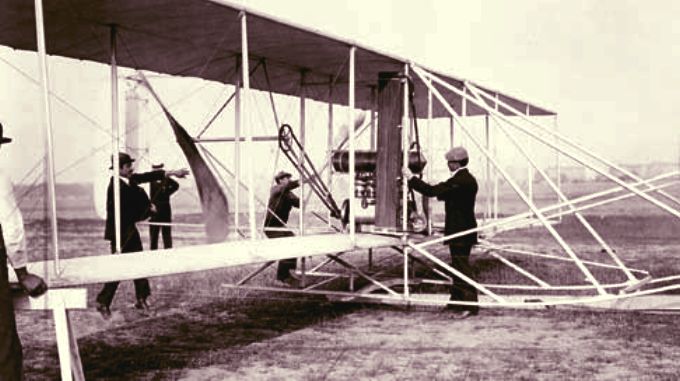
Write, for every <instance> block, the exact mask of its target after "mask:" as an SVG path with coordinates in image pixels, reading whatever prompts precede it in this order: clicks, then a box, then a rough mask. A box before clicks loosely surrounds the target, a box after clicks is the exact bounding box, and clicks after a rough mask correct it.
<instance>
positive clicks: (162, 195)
mask: <svg viewBox="0 0 680 381" xmlns="http://www.w3.org/2000/svg"><path fill="white" fill-rule="evenodd" d="M151 169H152V170H154V171H160V170H162V169H163V163H161V164H154V165H152V166H151ZM178 189H179V184H178V183H177V181H175V180H173V179H171V178H169V177H167V176H166V177H163V179H161V180H156V181H152V182H151V184H150V196H151V203H152V204H153V205H154V206H156V213H154V214H152V215H151V218H150V219H149V222H151V225H149V235H150V237H151V243H150V245H151V250H156V249H158V233H159V232H160V233H161V234H162V235H163V248H165V249H169V248H171V247H172V227H171V226H170V223H171V222H172V208H171V207H170V196H172V194H173V193H175V192H177V190H178ZM154 222H160V223H161V224H167V225H162V226H159V225H154V224H153V223H154Z"/></svg>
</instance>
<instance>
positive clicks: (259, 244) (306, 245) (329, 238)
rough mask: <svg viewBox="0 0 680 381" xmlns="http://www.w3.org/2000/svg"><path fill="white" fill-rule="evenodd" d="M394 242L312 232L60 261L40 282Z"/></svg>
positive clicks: (84, 280) (136, 274)
mask: <svg viewBox="0 0 680 381" xmlns="http://www.w3.org/2000/svg"><path fill="white" fill-rule="evenodd" d="M399 242H400V240H399V239H397V238H394V237H385V236H377V235H370V234H356V235H355V243H353V242H352V241H351V239H350V238H349V236H347V235H344V234H316V235H308V236H304V237H285V238H279V239H274V240H269V239H257V240H245V241H229V242H221V243H214V244H208V245H197V246H187V247H182V248H172V249H167V250H154V251H144V252H138V253H129V254H125V255H110V254H105V255H96V256H88V257H77V258H68V259H63V260H62V267H63V268H64V270H63V272H62V276H61V277H55V276H52V275H48V276H47V277H46V279H45V281H46V282H47V283H48V285H49V286H50V287H51V288H54V287H67V286H77V285H84V284H94V283H105V282H112V281H123V280H132V279H138V278H147V277H155V276H165V275H172V274H180V273H187V272H194V271H206V270H214V269H219V268H224V267H231V266H240V265H247V264H255V263H263V262H268V261H276V260H281V259H287V258H298V257H303V256H314V255H326V254H329V253H338V252H343V251H352V250H362V249H369V248H374V247H390V246H394V245H399ZM225 253H228V255H225ZM53 267H54V264H53V262H52V261H41V262H32V263H29V264H28V270H29V271H30V272H32V273H35V274H48V273H47V272H46V271H52V270H53ZM91 269H106V271H91ZM10 281H16V276H15V275H14V274H10Z"/></svg>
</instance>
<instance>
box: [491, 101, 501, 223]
mask: <svg viewBox="0 0 680 381" xmlns="http://www.w3.org/2000/svg"><path fill="white" fill-rule="evenodd" d="M494 107H495V110H496V111H498V93H496V98H495V101H494ZM491 150H492V151H491V153H492V154H493V156H494V157H498V144H497V142H496V140H492V148H491ZM498 185H499V184H498V171H497V170H496V168H493V219H494V220H497V219H498V210H499V203H498Z"/></svg>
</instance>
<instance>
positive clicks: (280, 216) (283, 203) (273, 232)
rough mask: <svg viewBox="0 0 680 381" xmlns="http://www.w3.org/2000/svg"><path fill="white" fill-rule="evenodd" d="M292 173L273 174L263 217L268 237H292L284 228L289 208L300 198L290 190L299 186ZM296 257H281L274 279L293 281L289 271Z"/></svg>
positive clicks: (297, 205) (297, 204)
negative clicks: (265, 212)
mask: <svg viewBox="0 0 680 381" xmlns="http://www.w3.org/2000/svg"><path fill="white" fill-rule="evenodd" d="M292 177H293V175H291V174H290V173H288V172H285V171H280V172H279V173H277V174H276V176H274V182H275V184H274V186H273V187H272V189H271V191H270V192H269V202H268V203H267V216H266V217H265V219H264V234H265V235H266V236H267V237H268V238H281V237H292V236H294V235H295V234H293V232H292V231H290V230H288V229H287V228H286V224H287V223H288V217H289V216H290V210H291V209H293V207H295V208H299V207H300V199H299V198H298V196H296V195H295V194H294V193H293V192H292V190H293V189H295V188H297V187H299V186H300V182H299V181H298V180H291V178H292ZM296 266H297V259H295V258H290V259H283V260H280V261H279V265H278V268H277V270H276V279H278V280H280V281H281V282H284V283H288V284H291V283H294V282H295V277H294V275H293V274H291V271H293V270H295V267H296Z"/></svg>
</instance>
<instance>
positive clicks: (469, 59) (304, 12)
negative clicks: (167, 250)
mask: <svg viewBox="0 0 680 381" xmlns="http://www.w3.org/2000/svg"><path fill="white" fill-rule="evenodd" d="M241 3H243V4H244V5H246V6H248V7H252V8H254V9H257V10H259V11H261V12H264V13H269V14H273V15H276V17H278V18H280V19H284V20H290V21H292V22H294V23H296V24H300V25H305V26H308V27H311V28H314V29H317V30H320V31H325V32H327V33H330V34H332V35H336V36H341V37H343V38H346V39H351V40H355V41H359V42H360V43H361V44H362V45H364V46H369V47H375V48H378V49H380V50H382V51H386V52H393V53H394V54H396V55H399V56H401V57H408V58H411V59H412V60H413V61H415V62H418V63H422V64H424V65H425V66H428V67H431V68H434V69H437V70H439V71H443V72H448V73H451V74H453V75H455V76H457V77H462V78H468V79H471V80H473V81H475V82H477V83H480V84H483V85H487V86H490V87H492V88H495V89H498V90H501V91H503V92H506V93H508V94H512V95H514V96H517V97H519V98H521V99H525V100H527V101H529V102H531V103H535V104H538V105H541V106H543V107H547V108H549V109H552V110H555V111H557V112H558V114H559V117H558V121H559V129H560V132H562V133H564V134H565V135H567V136H569V137H572V138H574V139H575V140H577V141H579V142H581V143H583V144H585V145H586V146H587V147H590V148H592V149H593V150H594V151H595V152H598V153H601V154H603V155H604V156H606V157H608V158H611V159H612V160H614V161H616V162H618V163H642V162H651V161H666V162H669V161H670V162H678V160H679V159H680V126H678V123H679V122H678V120H680V108H678V107H677V106H676V105H675V103H676V101H677V99H678V95H680V94H679V92H680V71H678V70H677V68H678V67H680V44H678V43H677V42H678V41H680V28H678V27H677V26H674V24H676V25H677V23H676V20H678V19H680V3H678V2H675V1H671V0H659V1H656V2H653V3H649V2H640V1H628V0H601V1H594V0H593V1H583V0H574V1H553V0H542V1H527V0H514V1H504V0H485V1H451V0H424V1H419V2H412V1H388V0H373V1H370V2H369V1H356V0H344V1H343V0H335V1H312V0H287V1H273V0H268V1H267V0H248V1H241ZM650 4H653V6H650ZM17 69H19V70H20V71H21V72H23V73H25V74H26V75H24V74H20V73H19V72H18V71H17ZM108 75H109V70H108V68H107V67H105V66H104V65H99V64H93V63H86V62H80V61H73V60H68V59H63V58H50V76H51V85H52V88H53V91H54V92H55V93H57V94H59V95H60V97H61V98H63V99H65V100H67V101H68V103H69V104H70V105H72V106H73V107H75V108H77V109H79V110H80V111H78V112H76V111H74V109H73V108H72V107H71V106H66V105H65V103H61V102H59V101H53V105H52V111H53V119H52V120H53V123H54V126H55V127H54V131H53V133H54V141H55V151H54V155H55V161H56V163H57V170H58V172H59V175H58V177H57V181H58V182H87V181H91V179H93V178H95V177H96V176H100V175H102V174H104V175H106V172H105V171H102V168H103V167H105V166H106V161H107V153H106V152H107V150H108V147H109V146H108V145H107V144H106V139H107V132H106V131H108V130H110V123H111V121H110V119H111V117H110V106H109V102H110V95H109V93H108ZM31 77H32V78H37V58H36V55H35V54H34V53H26V52H18V51H14V50H11V49H9V48H4V47H0V83H2V84H4V85H3V86H2V88H1V89H0V122H2V123H3V124H4V125H5V131H6V135H9V136H12V137H14V138H15V141H16V144H11V145H8V146H6V147H3V151H8V152H9V153H6V154H4V155H0V165H2V166H3V168H11V169H12V171H13V175H14V180H15V182H30V181H31V176H33V177H35V176H39V175H40V174H39V173H38V172H40V171H38V172H36V170H35V167H34V165H35V164H36V163H37V160H38V159H39V158H40V157H41V156H42V155H43V152H44V151H43V143H42V141H43V140H42V139H43V135H42V134H43V133H44V132H43V129H44V128H43V124H42V119H41V114H40V113H41V108H40V107H41V106H40V89H39V88H38V87H37V86H36V85H35V83H34V82H33V81H32V80H31V79H30V78H31ZM158 86H159V87H163V86H166V87H173V88H175V89H181V90H177V91H178V92H180V93H186V92H188V91H190V89H192V88H194V87H195V86H196V84H195V83H189V82H182V83H173V84H172V85H167V84H164V83H163V82H162V81H159V82H158ZM221 91H222V90H220V89H219V88H215V87H214V86H208V89H207V90H205V91H204V92H203V93H202V94H201V95H199V96H197V99H198V100H197V101H196V102H197V103H210V102H214V98H215V97H216V96H218V95H219V94H221ZM165 94H169V95H168V99H176V98H178V97H177V96H174V95H172V92H171V91H170V90H166V93H165ZM184 107H188V106H184ZM178 113H179V114H180V115H181V117H183V118H189V117H188V116H186V115H188V114H186V113H184V114H182V112H181V111H178ZM201 118H204V116H202V117H201ZM232 120H233V119H232ZM152 122H153V124H155V125H159V124H161V123H162V122H161V121H160V120H159V119H158V118H156V119H154V120H153V121H152ZM149 123H151V122H149ZM159 128H160V127H159ZM166 137H167V136H166ZM102 144H103V148H104V149H103V150H101V149H100V150H96V148H98V147H100V146H102ZM162 159H163V158H161V160H162ZM177 164H178V165H181V164H182V163H177ZM36 173H38V174H36Z"/></svg>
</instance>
